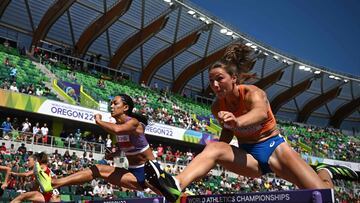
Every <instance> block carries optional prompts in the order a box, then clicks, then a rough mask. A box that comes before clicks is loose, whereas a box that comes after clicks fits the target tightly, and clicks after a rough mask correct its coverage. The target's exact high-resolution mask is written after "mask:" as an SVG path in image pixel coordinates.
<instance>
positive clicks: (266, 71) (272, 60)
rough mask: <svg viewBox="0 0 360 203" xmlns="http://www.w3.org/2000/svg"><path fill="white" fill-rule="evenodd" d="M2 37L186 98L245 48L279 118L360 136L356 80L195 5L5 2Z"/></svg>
mask: <svg viewBox="0 0 360 203" xmlns="http://www.w3.org/2000/svg"><path fill="white" fill-rule="evenodd" d="M0 36H5V37H8V38H12V39H16V40H18V41H21V43H23V44H26V45H27V46H30V45H31V44H35V45H39V46H45V45H44V44H42V43H40V42H42V41H47V42H51V43H53V44H58V45H66V46H70V47H72V48H73V50H74V53H75V54H77V55H78V56H79V57H84V56H86V55H89V54H101V55H102V59H104V61H105V63H106V65H108V66H109V67H111V68H114V69H119V70H121V71H124V72H127V73H129V74H130V75H131V76H132V79H133V80H135V81H145V82H146V83H147V84H152V83H154V82H157V83H158V84H159V86H162V87H166V86H168V87H170V88H171V89H172V90H173V91H174V92H178V93H181V92H182V91H185V92H187V94H189V92H191V93H201V92H202V93H205V94H209V92H210V91H209V87H208V80H207V67H208V66H209V65H210V64H211V63H213V62H214V61H216V60H217V59H218V58H219V57H220V56H221V55H222V53H223V51H224V48H225V47H226V46H227V45H229V44H231V43H234V42H242V43H246V44H247V45H248V46H250V47H252V48H253V50H254V57H256V58H257V61H256V63H255V64H254V69H253V70H254V72H256V73H257V78H256V79H255V80H254V81H252V82H251V84H256V85H258V86H259V87H261V88H263V89H264V90H266V92H267V94H268V98H269V101H270V102H271V104H272V108H273V110H274V111H275V112H276V113H277V116H278V117H279V118H281V119H286V120H293V121H300V122H308V123H311V124H316V125H322V126H323V125H328V124H330V125H332V126H334V127H341V128H347V129H351V128H355V129H358V130H359V126H360V125H359V124H360V108H359V106H360V90H359V89H360V78H359V77H358V76H352V75H347V74H344V73H336V72H334V71H330V70H327V69H326V68H324V67H319V66H316V65H312V64H311V63H309V62H304V61H302V60H301V59H297V58H296V57H292V56H287V55H286V54H284V53H281V52H280V51H278V50H275V49H273V48H271V47H269V46H266V45H264V44H263V43H261V42H257V41H256V40H255V39H252V38H251V37H249V36H246V35H244V34H243V33H241V32H239V31H238V30H237V29H235V28H233V27H232V26H231V25H228V24H226V23H225V22H222V21H221V20H219V19H216V17H213V16H211V15H210V14H209V13H208V12H206V11H203V10H202V9H201V8H198V7H196V6H195V5H193V4H192V3H191V2H189V1H180V0H151V1H149V0H68V1H63V0H47V1H40V0H19V1H11V0H2V1H1V3H0ZM74 47H76V48H74Z"/></svg>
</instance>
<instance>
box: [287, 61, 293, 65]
mask: <svg viewBox="0 0 360 203" xmlns="http://www.w3.org/2000/svg"><path fill="white" fill-rule="evenodd" d="M286 63H287V64H288V65H292V64H294V62H292V61H286Z"/></svg>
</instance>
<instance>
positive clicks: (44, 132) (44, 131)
mask: <svg viewBox="0 0 360 203" xmlns="http://www.w3.org/2000/svg"><path fill="white" fill-rule="evenodd" d="M40 130H41V135H42V143H43V144H47V142H48V133H49V128H48V127H47V124H46V123H44V126H43V127H41V129H40Z"/></svg>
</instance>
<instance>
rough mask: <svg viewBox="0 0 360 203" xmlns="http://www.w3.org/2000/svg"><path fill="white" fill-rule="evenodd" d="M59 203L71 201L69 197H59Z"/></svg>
mask: <svg viewBox="0 0 360 203" xmlns="http://www.w3.org/2000/svg"><path fill="white" fill-rule="evenodd" d="M60 199H61V201H66V202H69V201H71V198H70V195H60Z"/></svg>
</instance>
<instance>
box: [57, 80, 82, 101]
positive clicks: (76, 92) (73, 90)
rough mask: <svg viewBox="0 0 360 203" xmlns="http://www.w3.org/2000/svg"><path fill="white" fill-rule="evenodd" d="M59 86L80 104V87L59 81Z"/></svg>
mask: <svg viewBox="0 0 360 203" xmlns="http://www.w3.org/2000/svg"><path fill="white" fill-rule="evenodd" d="M57 85H58V86H59V87H60V88H61V89H62V90H63V91H64V92H65V93H66V94H67V95H69V96H70V97H71V98H73V99H74V100H75V101H77V102H80V85H79V84H76V83H70V82H65V81H62V80H59V81H58V82H57Z"/></svg>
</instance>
